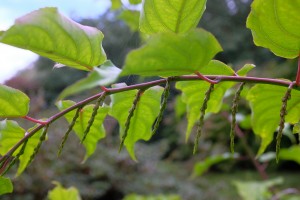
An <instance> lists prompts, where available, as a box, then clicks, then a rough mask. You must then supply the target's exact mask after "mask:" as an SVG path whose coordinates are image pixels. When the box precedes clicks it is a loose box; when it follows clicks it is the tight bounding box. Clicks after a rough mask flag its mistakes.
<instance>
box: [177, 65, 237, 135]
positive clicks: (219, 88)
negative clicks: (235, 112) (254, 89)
mask: <svg viewBox="0 0 300 200" xmlns="http://www.w3.org/2000/svg"><path fill="white" fill-rule="evenodd" d="M201 73H202V74H206V75H208V74H210V75H233V74H234V71H233V70H232V69H231V68H230V67H229V66H227V65H225V64H224V63H222V62H220V61H216V60H213V61H211V62H210V63H209V64H208V65H207V66H206V67H205V68H203V69H202V70H201ZM209 85H210V84H209V83H207V82H205V81H182V82H177V83H176V88H177V89H179V90H181V92H182V101H183V102H184V103H185V104H186V106H187V118H188V125H187V130H186V139H188V138H189V136H190V133H191V131H192V128H193V126H194V124H195V123H196V121H197V120H198V119H199V116H200V108H201V105H202V104H203V100H204V96H205V92H206V91H207V89H208V88H209ZM233 85H234V83H230V82H224V83H219V84H217V85H215V88H214V90H213V92H212V94H211V98H210V101H209V102H208V107H207V110H206V111H207V113H209V112H212V113H217V112H219V111H220V109H221V106H222V100H223V96H224V94H225V92H226V90H227V89H229V88H230V87H232V86H233Z"/></svg>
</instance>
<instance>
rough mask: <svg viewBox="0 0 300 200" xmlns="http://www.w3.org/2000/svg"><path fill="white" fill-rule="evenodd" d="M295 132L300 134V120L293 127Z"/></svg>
mask: <svg viewBox="0 0 300 200" xmlns="http://www.w3.org/2000/svg"><path fill="white" fill-rule="evenodd" d="M293 133H294V134H296V133H298V134H300V122H298V123H296V124H294V127H293Z"/></svg>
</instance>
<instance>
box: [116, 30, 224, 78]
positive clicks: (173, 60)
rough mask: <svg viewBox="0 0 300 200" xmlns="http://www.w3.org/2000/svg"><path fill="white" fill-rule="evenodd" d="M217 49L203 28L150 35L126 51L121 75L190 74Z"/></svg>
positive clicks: (216, 51) (213, 54)
mask: <svg viewBox="0 0 300 200" xmlns="http://www.w3.org/2000/svg"><path fill="white" fill-rule="evenodd" d="M221 50H222V48H221V46H220V45H219V43H218V41H217V40H216V39H215V37H214V36H213V35H212V34H211V33H209V32H207V31H205V30H203V29H196V30H193V31H190V32H188V33H184V34H174V33H162V34H157V35H153V36H152V37H151V38H150V39H149V40H148V42H147V43H146V45H145V46H143V47H141V48H139V49H137V50H133V51H131V52H130V53H129V54H128V55H127V58H126V61H125V66H124V68H123V72H122V75H131V74H136V75H142V76H176V75H184V74H192V73H194V72H195V71H199V70H201V69H202V68H203V67H205V66H206V65H207V64H208V62H209V61H210V60H211V59H212V58H213V57H214V56H215V54H216V53H218V52H219V51H221Z"/></svg>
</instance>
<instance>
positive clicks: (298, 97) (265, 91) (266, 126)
mask: <svg viewBox="0 0 300 200" xmlns="http://www.w3.org/2000/svg"><path fill="white" fill-rule="evenodd" d="M286 90H287V88H286V87H282V86H275V85H263V84H256V85H255V86H254V87H252V88H251V89H250V91H249V92H248V95H247V100H248V101H249V102H250V107H251V110H252V127H253V131H254V133H255V134H257V135H258V136H260V137H261V139H262V142H261V146H260V149H259V151H258V155H260V154H262V153H263V152H264V151H265V149H266V148H267V146H268V145H269V144H270V142H271V141H272V139H273V134H274V132H275V131H276V129H277V127H278V124H279V121H280V109H281V105H282V101H281V100H282V97H283V96H284V95H285V93H286ZM299 117H300V92H299V91H297V90H292V93H291V99H290V100H289V101H288V102H287V115H286V116H285V121H286V122H287V123H291V124H295V123H297V122H298V121H299Z"/></svg>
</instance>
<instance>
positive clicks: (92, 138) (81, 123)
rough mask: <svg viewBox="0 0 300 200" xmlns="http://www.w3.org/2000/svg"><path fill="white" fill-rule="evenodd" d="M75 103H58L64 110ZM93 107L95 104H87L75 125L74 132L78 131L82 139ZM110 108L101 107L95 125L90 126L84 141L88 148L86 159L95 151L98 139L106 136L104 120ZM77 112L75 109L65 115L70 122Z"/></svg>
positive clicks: (77, 133) (60, 108) (59, 107)
mask: <svg viewBox="0 0 300 200" xmlns="http://www.w3.org/2000/svg"><path fill="white" fill-rule="evenodd" d="M74 104H75V102H73V101H59V102H58V103H57V104H56V105H57V107H58V109H59V110H64V109H66V108H68V107H70V106H72V105H74ZM93 108H94V105H87V106H85V107H83V108H82V109H81V112H80V114H79V117H78V119H77V120H76V123H75V125H74V127H73V130H74V132H75V133H76V135H77V136H78V138H79V139H80V140H81V139H82V137H83V135H84V131H85V129H86V127H87V125H88V122H89V120H90V118H91V116H92V113H93ZM108 110H109V109H108V108H107V107H100V108H99V110H98V112H97V115H96V116H95V120H94V123H93V125H92V126H91V127H90V131H89V134H88V135H87V136H86V139H85V140H84V142H83V145H84V147H85V149H86V155H85V158H84V161H85V160H86V159H87V158H88V157H89V156H91V155H92V154H93V153H94V152H95V150H96V147H97V143H98V141H99V140H100V139H102V138H104V137H105V130H104V127H103V121H104V118H105V117H106V114H107V113H108ZM75 114H76V110H73V111H71V112H69V113H67V114H66V115H65V118H66V119H67V121H68V122H69V123H71V122H72V120H73V117H74V115H75Z"/></svg>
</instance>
